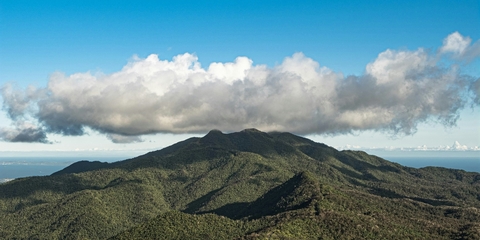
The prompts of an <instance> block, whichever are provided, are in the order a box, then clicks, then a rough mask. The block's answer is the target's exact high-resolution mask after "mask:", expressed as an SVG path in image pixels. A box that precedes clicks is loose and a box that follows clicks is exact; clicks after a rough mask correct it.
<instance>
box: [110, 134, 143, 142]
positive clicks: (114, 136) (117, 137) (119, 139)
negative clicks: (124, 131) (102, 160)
mask: <svg viewBox="0 0 480 240" xmlns="http://www.w3.org/2000/svg"><path fill="white" fill-rule="evenodd" d="M107 138H108V139H110V140H111V141H112V142H113V143H136V142H143V140H142V138H140V137H137V136H123V135H119V134H107Z"/></svg>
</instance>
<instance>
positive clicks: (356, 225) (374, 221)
mask: <svg viewBox="0 0 480 240" xmlns="http://www.w3.org/2000/svg"><path fill="white" fill-rule="evenodd" d="M479 208H480V174H479V173H472V172H465V171H462V170H452V169H445V168H434V167H428V168H423V169H414V168H408V167H404V166H401V165H399V164H396V163H392V162H389V161H387V160H384V159H381V158H379V157H376V156H372V155H369V154H367V153H365V152H361V151H337V150H336V149H334V148H331V147H329V146H327V145H325V144H321V143H316V142H313V141H311V140H309V139H306V138H303V137H299V136H296V135H294V134H290V133H280V132H273V133H265V132H261V131H258V130H256V129H246V130H243V131H240V132H234V133H228V134H225V133H222V132H220V131H218V130H212V131H210V132H209V133H208V134H206V135H205V136H204V137H202V138H190V139H186V140H184V141H182V142H179V143H176V144H173V145H172V146H169V147H166V148H164V149H161V150H158V151H154V152H150V153H146V154H145V155H142V156H139V157H136V158H132V159H127V160H124V161H119V162H115V163H100V162H87V161H81V162H77V163H74V164H72V165H71V166H68V167H66V168H65V169H63V170H61V171H59V172H56V173H54V174H52V175H51V176H45V177H29V178H20V179H16V180H13V181H10V182H7V183H3V184H0V215H1V219H2V224H1V226H0V236H4V237H5V238H7V239H12V238H17V239H29V238H36V239H79V238H82V239H106V238H113V239H231V238H247V239H250V238H252V239H256V238H267V237H273V238H285V239H288V238H290V239H317V238H331V239H339V238H375V239H378V238H382V239H398V238H423V239H452V238H458V239H478V237H479V236H480V225H479V222H480V212H479V210H478V209H479Z"/></svg>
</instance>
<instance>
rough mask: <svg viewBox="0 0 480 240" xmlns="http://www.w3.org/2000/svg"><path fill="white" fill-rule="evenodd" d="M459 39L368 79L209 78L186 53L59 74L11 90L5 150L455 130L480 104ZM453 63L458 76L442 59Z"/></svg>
mask: <svg viewBox="0 0 480 240" xmlns="http://www.w3.org/2000/svg"><path fill="white" fill-rule="evenodd" d="M471 42H472V40H471V39H470V38H469V37H464V36H462V35H461V34H459V33H458V32H455V33H452V34H451V35H449V36H448V37H447V38H445V40H444V41H443V46H441V47H440V48H439V50H438V51H437V52H436V53H430V52H429V51H427V50H425V49H422V48H420V49H417V50H415V51H395V50H390V49H388V50H386V51H384V52H382V53H380V54H379V55H378V57H377V58H376V59H375V60H374V61H373V62H371V63H369V64H368V65H367V66H366V68H365V73H364V74H362V75H359V76H353V75H352V76H344V75H343V74H342V73H341V72H334V71H332V70H331V69H329V68H327V67H323V66H320V64H319V63H317V62H316V61H314V60H313V59H311V58H308V57H306V56H305V55H304V54H303V53H295V54H293V55H292V56H290V57H286V58H285V59H284V60H283V62H282V63H281V64H279V65H277V66H274V67H268V66H266V65H254V64H253V61H252V60H251V59H249V58H247V57H237V58H236V59H235V60H234V61H233V62H227V63H221V62H217V63H212V64H210V65H209V66H208V67H207V68H203V67H202V66H201V65H200V63H199V62H198V58H197V56H195V55H194V54H190V53H185V54H181V55H178V56H176V57H174V58H173V59H172V60H171V61H169V60H161V59H159V58H158V56H157V55H155V54H152V55H150V56H148V57H147V58H145V59H140V58H135V59H133V60H132V61H131V62H129V63H128V64H127V65H126V66H124V67H123V69H122V70H121V71H119V72H115V73H113V74H108V75H105V74H91V73H89V72H87V73H76V74H72V75H68V76H67V75H65V74H62V73H59V72H56V73H53V74H52V75H51V77H50V79H49V82H48V85H47V86H46V87H45V88H40V89H37V88H34V87H29V88H28V89H25V90H22V89H20V90H19V89H14V87H13V86H12V85H8V84H7V85H4V86H3V88H2V91H1V94H2V98H3V110H4V111H6V113H7V114H8V116H9V117H10V118H11V119H12V120H13V121H12V122H13V126H12V127H3V128H0V138H1V139H3V140H4V141H20V142H44V143H46V142H48V140H47V134H49V133H55V134H62V135H70V136H72V135H73V136H79V135H83V134H85V130H86V129H87V128H90V129H93V130H96V131H98V132H101V133H104V134H106V136H107V137H108V138H109V139H111V140H112V141H113V142H117V143H126V142H139V141H142V140H141V138H140V136H141V135H145V134H156V133H201V132H207V131H209V130H211V129H220V130H222V131H227V132H228V131H238V130H241V129H244V128H252V127H254V128H258V129H260V130H264V131H289V132H294V133H297V134H345V133H351V132H355V131H362V130H376V131H385V132H387V133H389V134H404V135H409V134H413V133H415V131H416V127H417V125H418V124H419V123H421V122H425V121H436V122H439V123H441V124H443V125H445V126H452V125H455V123H456V120H457V119H458V112H459V110H460V109H462V108H463V107H464V106H465V105H466V104H468V103H471V104H476V105H478V104H480V100H479V99H480V97H479V96H480V88H479V86H480V81H479V78H478V77H475V76H469V75H465V74H463V73H462V71H461V67H459V66H461V64H458V62H459V61H463V62H468V61H472V60H474V59H476V58H478V57H479V55H480V43H479V41H477V42H475V43H474V44H472V43H471ZM445 58H448V61H449V62H451V65H450V66H445V63H444V62H445V61H443V63H442V64H440V61H442V59H445Z"/></svg>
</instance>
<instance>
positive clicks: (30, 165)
mask: <svg viewBox="0 0 480 240" xmlns="http://www.w3.org/2000/svg"><path fill="white" fill-rule="evenodd" d="M385 159H387V160H389V161H392V162H397V163H399V164H401V165H404V166H408V167H414V168H421V167H426V166H435V167H445V168H454V169H461V170H465V171H469V172H478V173H480V159H479V158H476V157H435V158H433V157H387V158H385ZM80 160H90V161H102V162H114V161H118V160H121V159H119V158H118V157H110V158H109V157H103V158H95V159H86V158H82V157H66V158H51V157H50V158H42V157H23V158H22V157H15V158H12V157H10V158H3V157H0V183H2V182H6V181H10V180H12V179H15V178H22V177H29V176H46V175H50V174H52V173H54V172H57V171H59V170H62V169H63V168H65V167H67V166H68V165H70V164H72V163H74V162H77V161H80Z"/></svg>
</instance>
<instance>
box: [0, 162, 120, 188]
mask: <svg viewBox="0 0 480 240" xmlns="http://www.w3.org/2000/svg"><path fill="white" fill-rule="evenodd" d="M125 159H126V158H125ZM81 160H89V161H101V162H114V161H118V160H121V159H119V158H118V157H101V158H95V159H88V158H84V157H0V183H2V182H7V181H10V180H13V179H15V178H22V177H30V176H46V175H50V174H52V173H54V172H57V171H60V170H62V169H63V168H65V167H67V166H68V165H70V164H72V163H74V162H78V161H81Z"/></svg>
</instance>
